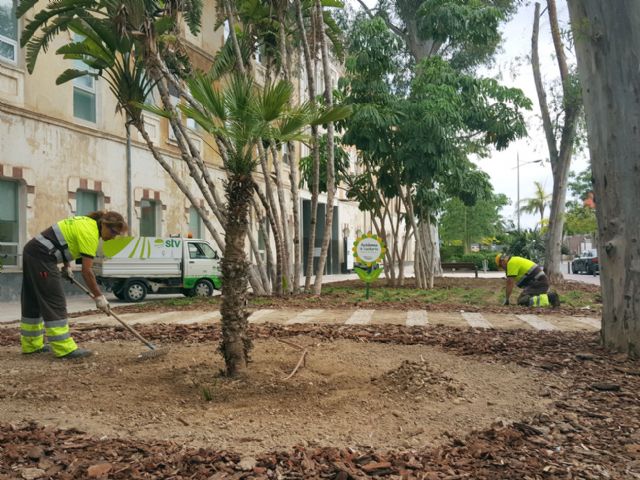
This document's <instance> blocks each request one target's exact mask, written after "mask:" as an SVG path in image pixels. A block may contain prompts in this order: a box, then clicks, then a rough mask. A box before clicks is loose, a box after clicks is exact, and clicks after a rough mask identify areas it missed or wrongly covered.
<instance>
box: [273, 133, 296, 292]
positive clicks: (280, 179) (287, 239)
mask: <svg viewBox="0 0 640 480" xmlns="http://www.w3.org/2000/svg"><path fill="white" fill-rule="evenodd" d="M270 150H271V157H272V158H273V170H274V171H275V174H276V189H277V191H278V202H279V204H280V212H281V220H282V234H283V235H282V237H283V238H282V250H283V254H284V255H283V261H284V265H283V271H284V278H286V282H287V288H286V291H287V292H288V293H291V292H292V291H293V278H292V274H291V267H292V266H293V265H292V264H291V230H290V225H289V220H288V215H287V213H288V211H289V209H288V208H287V199H286V196H285V191H284V175H283V174H282V162H281V161H280V156H279V155H278V150H277V149H276V146H275V144H274V143H273V142H272V143H271V145H270Z"/></svg>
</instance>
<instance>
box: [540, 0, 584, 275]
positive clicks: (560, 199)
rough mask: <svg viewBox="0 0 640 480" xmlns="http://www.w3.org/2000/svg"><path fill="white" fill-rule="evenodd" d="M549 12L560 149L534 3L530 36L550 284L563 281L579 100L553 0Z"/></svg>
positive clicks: (550, 1) (548, 7) (542, 210)
mask: <svg viewBox="0 0 640 480" xmlns="http://www.w3.org/2000/svg"><path fill="white" fill-rule="evenodd" d="M547 9H548V11H549V24H550V26H551V36H552V38H553V45H554V48H555V52H556V59H557V61H558V70H559V71H560V79H561V80H562V96H563V101H564V118H563V125H562V129H561V134H560V149H559V150H558V146H557V140H556V136H555V133H554V130H555V129H554V125H553V124H552V123H551V116H550V114H549V107H548V105H547V97H546V93H545V90H544V85H543V83H542V75H541V74H540V60H539V58H538V31H539V23H540V4H539V3H536V6H535V13H534V20H533V32H532V34H531V66H532V68H533V78H534V81H535V85H536V92H537V94H538V103H539V104H540V113H541V116H542V127H543V129H544V133H545V137H546V140H547V148H548V150H549V161H550V162H551V171H552V173H553V194H552V196H551V209H550V210H551V211H550V213H549V232H548V233H547V238H546V240H545V252H546V255H545V265H544V269H545V272H546V273H547V276H548V277H549V280H550V281H551V282H552V283H555V282H559V281H561V280H562V278H563V275H562V270H561V267H562V232H563V230H564V210H565V200H566V197H567V178H568V176H569V167H570V165H571V156H572V154H573V141H574V139H575V136H576V126H577V118H578V115H579V113H580V105H579V100H578V99H575V98H573V95H572V93H571V92H570V91H569V85H568V83H569V81H570V78H569V68H568V66H567V59H566V56H565V53H564V45H563V44H562V38H561V36H560V27H559V25H558V14H557V9H556V2H555V0H547ZM540 216H541V218H540V221H541V223H542V220H543V219H544V201H542V204H541V207H540Z"/></svg>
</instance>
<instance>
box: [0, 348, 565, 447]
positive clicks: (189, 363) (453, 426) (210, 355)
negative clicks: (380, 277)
mask: <svg viewBox="0 0 640 480" xmlns="http://www.w3.org/2000/svg"><path fill="white" fill-rule="evenodd" d="M290 340H291V341H293V342H295V343H296V344H299V345H301V346H304V347H306V348H308V350H309V354H308V361H307V362H306V366H305V367H304V368H302V369H301V370H299V372H298V373H297V374H296V375H295V376H294V377H292V378H291V379H289V380H286V381H285V380H283V379H284V378H285V377H286V376H287V375H288V373H289V372H290V371H291V370H292V369H293V368H294V367H295V365H296V363H297V361H298V359H299V357H300V353H299V352H298V351H297V350H296V349H294V348H291V347H289V346H286V345H284V344H282V343H280V342H278V341H277V340H274V339H264V340H259V341H257V342H256V345H255V349H254V351H253V359H254V362H253V364H252V365H251V369H250V372H249V376H248V377H247V378H245V379H242V380H229V379H225V378H222V377H220V376H219V375H218V372H219V371H220V370H221V369H222V368H223V364H222V360H221V357H220V356H219V355H217V354H216V352H215V350H216V345H215V344H212V343H210V342H205V343H200V344H197V345H186V346H183V345H175V346H173V348H172V349H171V351H170V354H169V355H166V356H165V357H163V358H158V359H154V360H145V361H137V360H136V358H137V356H136V355H137V353H139V352H140V351H141V348H140V346H139V345H138V344H134V343H131V342H126V343H115V342H109V343H96V344H91V343H89V344H86V345H85V346H87V347H90V348H92V349H94V350H95V352H96V356H95V357H94V358H93V359H92V360H90V361H85V362H62V361H54V360H52V359H51V358H47V356H46V355H39V356H38V357H36V358H27V359H25V358H24V356H22V355H20V354H19V353H17V352H16V349H15V348H14V349H8V348H6V347H5V348H3V349H2V350H1V351H0V363H2V365H3V369H2V373H0V383H2V384H3V385H4V386H5V388H4V389H3V392H2V393H0V397H2V402H3V409H2V412H0V422H12V421H15V420H16V419H17V418H20V419H22V420H33V421H35V420H37V421H40V422H42V423H44V424H46V425H52V426H55V427H61V428H77V429H79V430H83V431H86V432H89V433H92V434H94V435H97V436H104V435H106V436H108V437H132V438H143V439H158V438H160V439H166V440H174V441H177V442H179V443H182V444H188V445H192V446H197V447H207V446H215V447H216V448H221V449H225V450H231V451H234V452H238V453H240V454H255V453H258V452H260V451H265V450H266V451H270V450H278V449H290V448H292V447H293V446H294V445H305V446H308V445H317V446H342V447H348V446H351V447H357V448H362V447H372V448H375V449H382V450H386V449H392V448H395V447H397V446H402V447H407V448H409V447H414V448H415V447H424V446H431V445H433V444H435V443H439V442H441V441H442V440H443V439H446V438H447V435H461V434H464V433H465V432H467V431H469V430H471V429H479V428H485V427H487V426H489V425H490V424H491V423H492V422H494V421H495V420H496V419H499V418H504V419H508V420H510V421H513V420H517V419H519V418H522V417H525V416H528V415H532V414H535V413H538V412H541V411H544V410H545V408H546V406H547V405H548V403H549V401H550V397H551V395H550V392H551V391H553V390H557V389H558V388H559V387H560V384H558V382H552V381H551V380H550V379H549V378H548V377H549V376H548V375H545V374H542V373H538V372H532V371H530V370H527V369H525V368H522V367H518V366H516V365H499V364H491V363H487V362H482V361H478V360H476V359H471V358H460V357H456V356H455V355H451V354H447V353H444V352H442V351H440V350H439V349H437V348H436V347H430V346H421V345H408V346H405V345H393V344H365V343H362V342H355V341H353V340H335V341H318V340H316V339H313V338H310V337H305V336H301V337H294V338H292V339H290ZM543 395H546V396H544V397H543ZM445 432H446V435H445Z"/></svg>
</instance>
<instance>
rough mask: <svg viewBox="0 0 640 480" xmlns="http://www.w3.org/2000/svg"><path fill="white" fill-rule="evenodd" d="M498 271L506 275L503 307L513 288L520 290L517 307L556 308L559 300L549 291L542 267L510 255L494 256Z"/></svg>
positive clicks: (556, 295)
mask: <svg viewBox="0 0 640 480" xmlns="http://www.w3.org/2000/svg"><path fill="white" fill-rule="evenodd" d="M496 265H497V266H498V269H501V270H505V272H506V274H507V287H506V295H505V300H504V305H509V299H510V297H511V292H513V287H514V286H518V287H519V288H522V292H521V293H520V296H518V301H517V302H518V305H525V306H529V307H547V306H549V305H551V306H553V307H557V306H559V305H560V298H559V297H558V294H557V293H555V292H550V291H549V279H548V278H547V275H546V274H545V273H544V270H543V269H542V267H540V266H539V265H537V264H536V263H535V262H532V261H531V260H529V259H526V258H523V257H512V256H510V255H504V254H502V255H496Z"/></svg>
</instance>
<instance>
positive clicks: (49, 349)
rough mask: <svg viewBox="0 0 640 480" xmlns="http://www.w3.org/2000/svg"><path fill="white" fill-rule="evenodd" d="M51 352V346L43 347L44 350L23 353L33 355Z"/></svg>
mask: <svg viewBox="0 0 640 480" xmlns="http://www.w3.org/2000/svg"><path fill="white" fill-rule="evenodd" d="M50 351H51V345H43V346H42V348H39V349H38V350H34V351H33V352H22V354H23V355H33V354H34V353H49V352H50Z"/></svg>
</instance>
